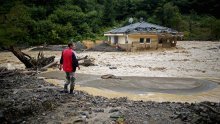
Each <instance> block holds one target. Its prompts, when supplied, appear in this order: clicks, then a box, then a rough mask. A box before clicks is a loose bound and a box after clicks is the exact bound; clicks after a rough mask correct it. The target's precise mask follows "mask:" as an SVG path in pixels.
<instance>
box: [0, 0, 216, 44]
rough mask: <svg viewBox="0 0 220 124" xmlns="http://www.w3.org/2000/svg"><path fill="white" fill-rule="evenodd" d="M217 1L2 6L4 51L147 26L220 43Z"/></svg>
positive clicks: (34, 0)
mask: <svg viewBox="0 0 220 124" xmlns="http://www.w3.org/2000/svg"><path fill="white" fill-rule="evenodd" d="M219 8H220V6H219V1H218V0H209V1H204V0H0V45H12V44H18V45H21V44H22V45H39V44H43V43H45V42H46V43H48V44H62V43H66V42H68V41H69V40H72V41H82V40H85V39H90V40H96V39H104V38H105V37H104V36H103V32H105V31H108V30H110V29H112V28H115V27H119V26H123V25H127V24H129V23H128V19H129V18H131V17H132V18H134V22H137V21H139V19H140V18H143V19H144V21H147V22H150V23H155V24H159V25H162V26H166V27H170V28H173V29H176V30H178V31H181V32H183V33H184V40H220V19H219V18H220V14H219V12H218V9H219Z"/></svg>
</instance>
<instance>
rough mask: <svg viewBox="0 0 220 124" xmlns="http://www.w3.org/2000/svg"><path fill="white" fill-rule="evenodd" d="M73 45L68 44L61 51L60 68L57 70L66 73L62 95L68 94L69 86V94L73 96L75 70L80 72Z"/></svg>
mask: <svg viewBox="0 0 220 124" xmlns="http://www.w3.org/2000/svg"><path fill="white" fill-rule="evenodd" d="M74 49H75V44H73V43H68V48H67V49H64V50H63V51H62V55H61V58H60V67H59V69H60V70H62V68H63V70H64V71H65V73H66V80H67V81H66V83H65V84H64V91H62V92H64V93H68V85H69V84H70V94H73V90H74V87H75V80H76V77H75V72H76V68H77V67H78V70H80V67H79V63H78V60H77V58H76V54H75V51H74Z"/></svg>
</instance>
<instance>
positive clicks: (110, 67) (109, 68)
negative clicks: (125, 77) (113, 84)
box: [109, 67, 117, 69]
mask: <svg viewBox="0 0 220 124" xmlns="http://www.w3.org/2000/svg"><path fill="white" fill-rule="evenodd" d="M109 69H117V67H109Z"/></svg>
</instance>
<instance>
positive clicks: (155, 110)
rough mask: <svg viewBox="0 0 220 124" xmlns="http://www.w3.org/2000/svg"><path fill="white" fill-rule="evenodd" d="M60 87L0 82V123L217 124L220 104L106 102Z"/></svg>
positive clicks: (22, 78) (26, 78) (18, 77)
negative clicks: (65, 92) (67, 92)
mask: <svg viewBox="0 0 220 124" xmlns="http://www.w3.org/2000/svg"><path fill="white" fill-rule="evenodd" d="M60 90H61V89H60V88H58V87H56V86H54V85H52V84H49V83H47V82H45V81H44V80H42V79H38V78H37V77H35V76H30V75H25V74H20V73H19V72H17V73H15V74H13V75H8V76H7V75H6V76H4V77H2V78H1V79H0V91H1V92H0V122H1V123H27V124H30V123H36V124H39V123H41V124H42V123H48V124H61V123H70V124H73V123H85V122H87V123H104V124H110V123H127V124H141V123H145V124H147V123H161V124H164V123H175V124H176V123H199V124H201V123H212V124H213V123H216V124H217V123H219V122H220V114H219V113H220V103H213V102H202V103H192V104H189V103H174V102H172V103H171V102H163V103H157V102H151V101H148V102H144V101H131V100H128V99H127V98H118V99H116V98H114V99H107V98H104V97H100V96H91V95H89V94H87V93H84V92H81V91H76V92H75V93H74V94H62V93H60Z"/></svg>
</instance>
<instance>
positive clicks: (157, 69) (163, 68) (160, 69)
mask: <svg viewBox="0 0 220 124" xmlns="http://www.w3.org/2000/svg"><path fill="white" fill-rule="evenodd" d="M148 68H149V70H150V71H165V70H166V68H165V67H155V68H152V67H148Z"/></svg>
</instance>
